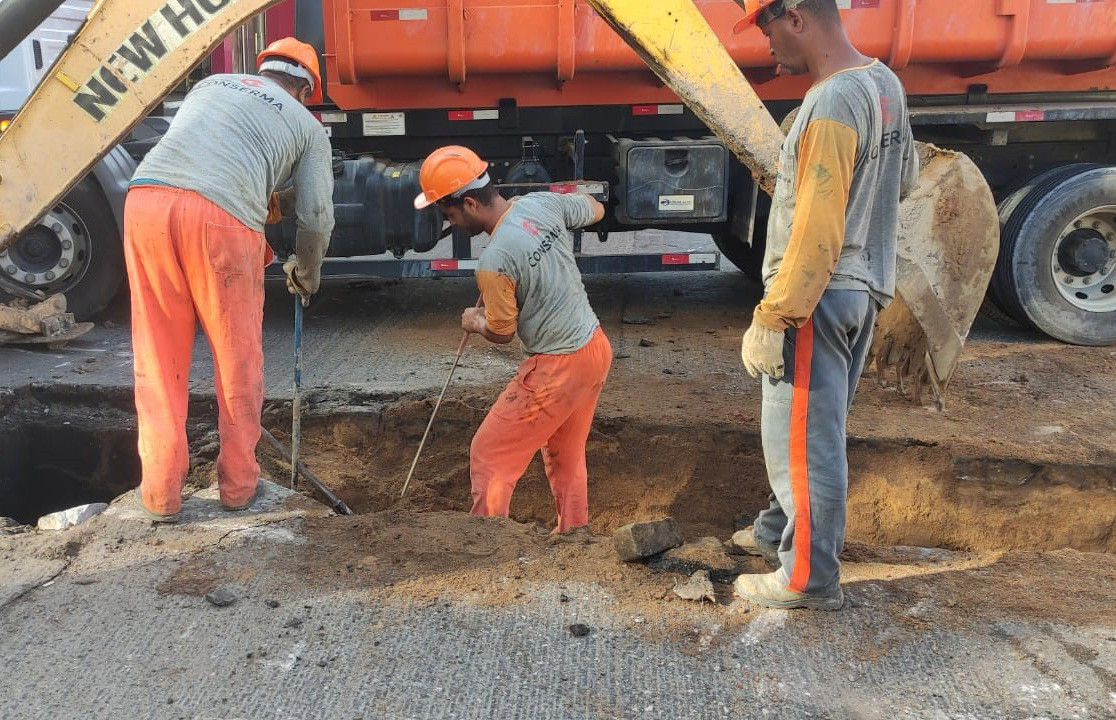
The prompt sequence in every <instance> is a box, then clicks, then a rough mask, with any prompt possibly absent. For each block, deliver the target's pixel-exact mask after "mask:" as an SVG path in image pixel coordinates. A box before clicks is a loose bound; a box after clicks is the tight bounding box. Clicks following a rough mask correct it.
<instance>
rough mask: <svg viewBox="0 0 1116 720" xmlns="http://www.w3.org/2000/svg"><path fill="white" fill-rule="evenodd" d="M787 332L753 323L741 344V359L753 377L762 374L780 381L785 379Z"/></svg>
mask: <svg viewBox="0 0 1116 720" xmlns="http://www.w3.org/2000/svg"><path fill="white" fill-rule="evenodd" d="M785 335H786V333H785V332H776V331H775V330H768V329H767V328H765V327H764V326H762V325H760V324H759V323H757V322H755V321H753V322H752V325H751V327H749V328H748V332H746V333H744V340H743V341H742V342H741V343H740V359H741V360H742V361H743V362H744V367H745V369H747V371H748V374H749V375H751V376H752V377H759V375H760V373H763V374H764V375H770V376H771V377H773V378H775V379H776V380H778V379H779V378H781V377H783V371H784V363H783V339H784V337H785Z"/></svg>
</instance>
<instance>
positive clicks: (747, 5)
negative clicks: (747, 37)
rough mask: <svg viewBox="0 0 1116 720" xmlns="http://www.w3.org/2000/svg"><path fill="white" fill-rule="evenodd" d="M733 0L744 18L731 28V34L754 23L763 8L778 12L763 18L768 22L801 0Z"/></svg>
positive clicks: (740, 31)
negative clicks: (742, 12) (770, 16)
mask: <svg viewBox="0 0 1116 720" xmlns="http://www.w3.org/2000/svg"><path fill="white" fill-rule="evenodd" d="M735 2H736V4H737V5H739V6H740V8H741V9H742V10H743V11H744V19H743V20H741V21H740V22H738V23H736V25H735V26H734V27H733V28H732V33H733V35H739V34H740V33H742V32H744V31H745V30H747V29H748V28H750V27H752V26H753V25H755V24H756V23H757V21H758V20H759V17H760V15H761V14H762V13H763V12H764V11H765V10H768V9H770V10H771V11H772V12H773V13H778V14H777V15H775V16H774V17H772V18H770V19H769V20H764V22H770V21H771V20H774V19H776V18H778V17H780V16H781V15H782V14H783V13H785V12H786V11H787V10H789V9H790V8H793V7H797V6H798V5H799V4H801V3H802V0H735Z"/></svg>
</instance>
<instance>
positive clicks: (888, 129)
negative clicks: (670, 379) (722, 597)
mask: <svg viewBox="0 0 1116 720" xmlns="http://www.w3.org/2000/svg"><path fill="white" fill-rule="evenodd" d="M738 2H739V4H741V6H742V7H743V8H744V10H745V12H746V13H747V15H746V17H745V18H744V20H742V21H741V22H740V23H739V24H738V25H737V26H736V28H735V30H736V31H737V32H740V31H743V30H745V29H748V28H750V27H751V26H752V25H753V24H754V25H758V27H759V29H760V30H762V32H763V33H764V35H766V36H767V38H768V40H769V42H770V45H771V53H772V55H773V56H774V58H775V62H776V63H778V68H779V71H780V72H785V73H790V74H793V75H809V76H810V78H811V80H812V81H813V87H812V88H811V89H810V91H809V92H808V93H807V94H806V97H805V99H804V100H803V104H802V108H801V109H800V111H799V113H798V116H797V118H795V119H794V122H793V124H792V125H791V127H790V131H789V133H788V135H787V138H786V140H785V142H784V143H783V146H782V150H781V154H780V158H779V173H778V180H777V183H776V188H775V194H774V196H773V198H772V203H771V217H770V219H769V221H768V231H767V249H766V255H765V258H764V272H763V277H764V284H765V294H764V297H763V300H762V301H761V302H760V304H759V306H758V307H757V308H756V309H755V312H754V314H753V317H752V324H751V327H749V328H748V331H747V333H746V334H745V335H744V340H743V344H742V348H741V356H742V359H743V362H744V365H745V367H746V368H747V370H748V372H749V373H750V374H751V375H752V376H753V377H756V376H757V375H761V374H762V375H763V376H764V377H763V412H762V420H761V426H762V439H763V452H764V458H765V460H766V463H767V474H768V479H769V481H770V484H771V488H772V490H773V491H774V492H773V494H772V496H771V504H770V507H768V508H767V509H766V510H764V511H763V512H761V513H760V514H759V516H758V517H757V518H756V521H755V524H754V525H753V527H751V528H747V529H745V530H741V531H740V532H738V533H736V535H734V536H733V543H734V544H735V545H737V546H738V547H740V548H741V549H743V550H744V551H746V552H749V553H752V554H756V555H761V556H763V557H765V558H767V559H768V561H769V563H771V564H772V565H773V566H776V567H777V568H778V569H776V570H775V571H774V572H771V573H768V574H761V575H741V576H740V577H739V578H737V580H736V583H735V589H736V592H737V594H738V595H740V596H742V597H744V598H746V599H748V600H750V601H752V602H754V603H757V604H759V605H762V606H766V607H778V608H815V609H825V610H836V609H839V608H840V607H841V606H842V604H843V603H844V594H843V592H842V590H841V585H840V562H839V561H838V559H837V558H838V554H839V553H840V552H841V549H842V547H843V545H844V540H845V512H846V505H847V495H848V462H847V457H846V447H845V428H846V421H847V417H848V412H849V410H850V408H851V406H852V400H853V395H854V393H855V392H856V385H857V380H858V379H859V378H860V373H861V371H862V370H863V368H864V363H865V358H866V356H867V354H868V350H869V346H870V343H871V338H872V329H873V326H874V324H875V320H876V314H877V312H878V311H879V310H880V309H881V308H883V307H885V306H886V305H887V304H888V303H889V302H890V301H891V300H892V298H893V297H894V295H895V257H896V238H897V232H898V217H899V201H900V198H901V196H905V195H906V193H907V192H909V190H910V189H911V188H913V187H914V185H915V183H916V182H917V180H918V157H917V153H916V151H915V149H914V141H913V137H912V134H911V128H910V120H909V117H908V115H907V104H906V94H905V93H904V90H903V86H902V84H901V83H900V82H899V79H898V78H897V77H896V76H895V74H894V73H892V72H891V70H889V69H888V68H887V66H886V65H884V64H883V63H881V62H879V61H878V60H873V59H871V58H868V57H865V56H864V55H861V54H860V53H859V52H858V51H857V50H856V48H854V47H853V46H852V44H850V42H849V40H848V38H847V36H846V35H845V31H844V28H843V27H842V25H841V19H840V15H839V14H838V11H837V4H836V2H835V0H738Z"/></svg>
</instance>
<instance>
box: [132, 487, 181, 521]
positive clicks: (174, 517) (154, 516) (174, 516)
mask: <svg viewBox="0 0 1116 720" xmlns="http://www.w3.org/2000/svg"><path fill="white" fill-rule="evenodd" d="M133 496H134V497H135V499H136V506H137V507H139V509H140V512H142V513H143V516H144V517H145V518H147V519H148V520H150V521H151V522H157V523H176V522H178V513H170V514H169V515H162V514H160V513H157V512H153V511H151V510H148V509H147V506H146V505H144V504H143V496H142V495H141V494H140V489H139V488H136V491H135V493H133Z"/></svg>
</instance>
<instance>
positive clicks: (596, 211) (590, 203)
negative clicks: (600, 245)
mask: <svg viewBox="0 0 1116 720" xmlns="http://www.w3.org/2000/svg"><path fill="white" fill-rule="evenodd" d="M554 197H555V198H557V199H558V202H559V203H561V205H562V215H563V218H564V220H565V222H566V227H567V228H569V229H570V230H577V229H578V228H583V227H588V226H589V225H596V224H597V223H599V222H600V221H601V220H604V216H605V208H604V205H602V204H601V203H600V202H598V201H597V199H596V198H594V197H590V196H589V195H583V194H581V193H570V194H568V195H554Z"/></svg>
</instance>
